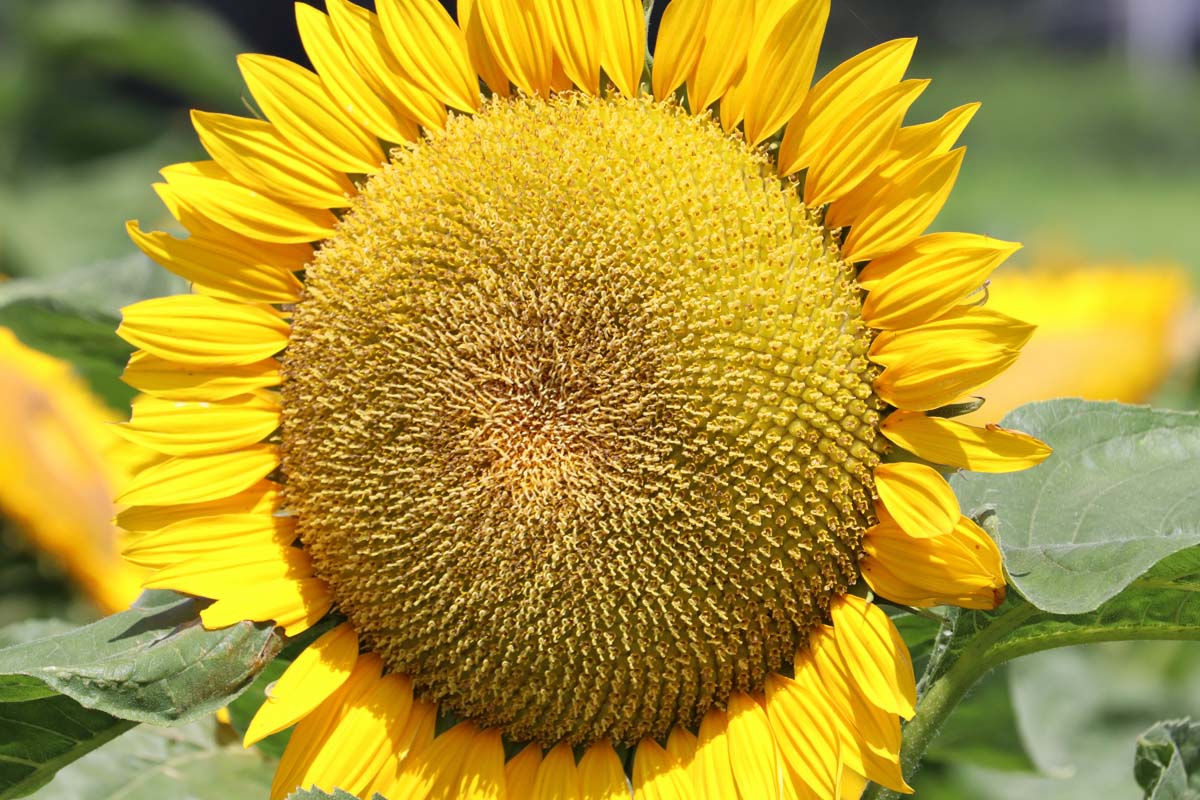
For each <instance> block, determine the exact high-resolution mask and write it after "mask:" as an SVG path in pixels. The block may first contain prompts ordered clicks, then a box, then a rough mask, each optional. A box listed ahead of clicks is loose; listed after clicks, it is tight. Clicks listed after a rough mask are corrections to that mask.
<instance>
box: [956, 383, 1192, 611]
mask: <svg viewBox="0 0 1200 800" xmlns="http://www.w3.org/2000/svg"><path fill="white" fill-rule="evenodd" d="M1003 425H1004V426H1005V427H1008V428H1015V429H1018V430H1022V431H1025V432H1026V433H1030V434H1033V435H1034V436H1037V437H1039V438H1041V439H1043V440H1045V441H1046V442H1047V443H1049V444H1050V445H1051V446H1052V447H1053V448H1054V451H1055V452H1054V455H1053V456H1051V458H1050V459H1049V460H1048V461H1046V462H1045V463H1044V464H1042V465H1040V466H1038V467H1034V468H1033V469H1028V470H1024V471H1022V472H1015V473H1010V474H1004V475H980V474H965V473H964V474H960V475H956V476H955V477H954V478H953V480H952V484H953V485H954V489H955V491H956V493H957V494H958V497H959V501H960V503H961V505H962V508H963V511H964V513H967V514H969V515H972V516H980V515H991V514H993V513H994V516H993V519H994V520H995V523H996V527H995V531H994V533H995V535H996V537H997V541H998V542H999V544H1000V548H1001V550H1002V551H1003V553H1004V561H1005V565H1006V567H1007V569H1008V572H1009V575H1010V576H1011V582H1012V585H1013V586H1015V587H1016V589H1017V590H1018V591H1019V592H1020V593H1021V594H1022V595H1023V596H1024V597H1025V598H1026V599H1027V600H1029V602H1031V603H1032V604H1033V605H1035V606H1036V607H1037V608H1039V609H1042V610H1044V611H1049V612H1052V613H1055V614H1086V613H1088V612H1091V611H1095V610H1096V609H1097V608H1099V607H1101V605H1102V604H1104V603H1105V602H1107V601H1109V600H1110V599H1112V598H1113V597H1114V596H1116V595H1117V594H1118V593H1119V592H1121V590H1122V589H1124V588H1125V587H1127V586H1129V585H1130V584H1131V583H1132V582H1133V581H1134V580H1135V579H1137V578H1138V577H1139V576H1140V575H1143V574H1144V573H1146V571H1147V570H1149V569H1150V568H1151V567H1153V566H1154V565H1155V564H1156V563H1158V562H1159V561H1160V560H1162V559H1163V558H1165V557H1167V556H1170V555H1172V554H1173V553H1177V552H1179V551H1180V550H1183V549H1185V548H1188V547H1191V546H1194V545H1197V544H1200V414H1196V413H1184V412H1178V411H1162V410H1156V409H1151V408H1147V407H1143V406H1127V405H1121V404H1119V403H1094V402H1085V401H1083V400H1053V401H1049V402H1044V403H1032V404H1030V405H1027V406H1023V407H1021V408H1019V409H1017V410H1016V411H1014V412H1012V413H1011V414H1010V415H1009V416H1008V417H1006V418H1005V420H1004V423H1003Z"/></svg>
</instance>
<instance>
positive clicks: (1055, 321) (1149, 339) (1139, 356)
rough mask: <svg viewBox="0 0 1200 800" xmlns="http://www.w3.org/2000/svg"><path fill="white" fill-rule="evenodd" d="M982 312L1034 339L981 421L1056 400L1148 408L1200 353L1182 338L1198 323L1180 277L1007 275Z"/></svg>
mask: <svg viewBox="0 0 1200 800" xmlns="http://www.w3.org/2000/svg"><path fill="white" fill-rule="evenodd" d="M987 307H988V308H989V309H993V310H996V311H1000V312H1003V313H1005V314H1009V315H1012V316H1015V317H1019V318H1020V319H1024V320H1027V321H1029V322H1030V323H1033V324H1035V325H1037V326H1038V329H1037V332H1036V333H1035V334H1034V336H1033V338H1032V339H1031V340H1030V342H1029V343H1028V344H1027V345H1025V348H1024V350H1023V351H1022V352H1021V356H1020V358H1018V359H1017V362H1016V364H1015V365H1014V366H1012V367H1010V368H1009V370H1008V371H1007V372H1005V373H1004V374H1003V375H1001V376H1000V377H999V378H997V379H996V380H995V381H994V382H993V383H991V384H989V385H988V386H987V389H986V395H987V404H986V406H985V407H984V408H983V409H982V410H981V411H979V412H976V414H977V415H979V416H980V417H981V418H982V417H983V416H986V417H987V418H988V419H999V418H1000V417H1001V416H1003V415H1004V414H1006V413H1008V412H1009V411H1011V410H1012V409H1014V408H1016V407H1017V406H1019V405H1021V404H1023V403H1028V402H1032V401H1034V400H1047V399H1050V398H1053V397H1082V398H1084V399H1087V400H1119V401H1121V402H1125V403H1139V402H1146V401H1147V400H1149V399H1150V396H1151V395H1152V394H1153V393H1154V391H1155V390H1156V389H1158V388H1159V387H1160V386H1161V385H1162V384H1163V381H1164V380H1165V379H1166V378H1167V376H1168V375H1169V374H1170V372H1171V370H1172V369H1173V368H1174V367H1175V366H1177V365H1179V364H1181V363H1184V362H1185V361H1186V360H1187V359H1190V358H1192V357H1194V356H1195V354H1196V351H1197V346H1196V345H1197V337H1196V336H1195V335H1191V334H1188V333H1187V328H1188V327H1189V324H1190V323H1191V322H1194V320H1195V315H1194V308H1193V300H1192V293H1191V286H1190V282H1189V281H1188V278H1187V275H1186V274H1185V273H1184V272H1183V271H1182V270H1181V269H1179V268H1177V267H1171V266H1165V265H1142V266H1135V265H1098V266H1091V267H1087V266H1082V265H1080V266H1074V267H1068V268H1066V269H1064V268H1063V265H1062V264H1059V263H1056V264H1054V265H1053V266H1050V265H1049V264H1047V265H1045V266H1040V267H1035V268H1033V269H1030V270H1026V271H1019V270H1012V271H1008V272H1006V273H1005V274H1004V276H1003V280H998V281H996V282H995V283H993V284H992V285H991V286H990V287H989V296H988V302H987ZM1189 309H1193V313H1191V314H1189ZM973 416H974V415H973Z"/></svg>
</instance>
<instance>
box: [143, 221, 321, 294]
mask: <svg viewBox="0 0 1200 800" xmlns="http://www.w3.org/2000/svg"><path fill="white" fill-rule="evenodd" d="M125 229H126V231H127V232H128V233H129V238H130V239H132V240H133V243H134V244H136V245H137V246H138V247H139V248H140V249H141V251H142V252H143V253H145V254H146V255H147V256H149V257H150V258H152V259H154V260H155V261H157V262H158V263H159V264H161V265H162V266H163V267H165V268H166V269H167V270H169V271H171V272H173V273H175V274H176V275H178V276H180V277H181V278H184V279H185V280H188V281H191V282H193V283H198V284H202V285H203V286H204V292H205V294H208V295H210V296H212V297H220V298H223V299H228V300H244V301H250V302H261V303H294V302H296V300H298V299H299V298H300V290H301V288H302V287H301V284H300V281H299V280H297V279H296V276H295V275H293V274H292V273H291V272H290V271H289V270H288V269H287V268H285V267H284V266H281V265H280V264H279V263H277V262H275V261H263V260H257V259H255V258H254V253H251V252H246V251H244V250H242V251H239V250H236V249H234V248H232V247H230V246H228V245H227V244H226V243H225V242H224V241H223V240H220V239H208V238H205V237H203V236H192V237H190V238H188V239H176V238H175V237H173V236H171V235H170V234H167V233H163V232H161V231H152V232H150V233H143V232H142V231H141V229H139V228H138V225H137V223H136V222H133V221H132V220H131V221H129V222H127V223H125ZM267 246H268V247H269V246H271V245H267ZM285 247H286V245H285ZM310 252H311V250H310Z"/></svg>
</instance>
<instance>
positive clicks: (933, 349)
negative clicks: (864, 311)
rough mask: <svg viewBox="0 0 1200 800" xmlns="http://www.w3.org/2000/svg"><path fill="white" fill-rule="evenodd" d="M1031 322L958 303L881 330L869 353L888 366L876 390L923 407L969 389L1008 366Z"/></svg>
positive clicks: (1030, 331)
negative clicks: (933, 316)
mask: <svg viewBox="0 0 1200 800" xmlns="http://www.w3.org/2000/svg"><path fill="white" fill-rule="evenodd" d="M1032 335H1033V326H1031V325H1026V324H1025V323H1023V322H1020V321H1018V320H1014V319H1013V318H1011V317H1008V316H1006V315H1004V314H1000V313H998V312H995V311H990V310H987V309H973V308H968V309H961V308H960V309H957V310H955V311H953V312H950V313H948V314H947V315H946V316H944V317H943V318H941V319H939V320H935V321H934V322H928V323H926V324H924V325H920V326H918V327H915V328H909V329H907V330H902V331H884V332H883V333H880V334H879V335H878V336H877V337H876V338H875V341H874V343H872V345H871V351H870V358H871V360H872V361H874V362H875V363H877V364H882V365H883V366H885V367H887V369H885V370H884V371H883V374H881V375H880V376H879V377H878V378H877V379H876V381H875V391H876V393H877V394H879V396H880V397H882V398H883V399H884V400H886V401H887V402H889V403H891V404H892V405H894V406H896V407H897V408H904V409H908V410H911V411H927V410H929V409H933V408H938V407H940V406H943V405H946V404H948V403H951V402H953V401H954V400H956V399H958V398H959V397H961V396H962V395H964V394H966V393H968V392H971V391H973V390H975V389H977V388H979V387H980V386H982V385H983V384H985V383H987V382H988V381H990V380H992V379H993V378H995V377H996V376H997V375H999V374H1000V373H1001V372H1003V371H1004V370H1005V369H1007V368H1008V367H1009V366H1010V365H1011V364H1012V363H1013V362H1014V361H1016V359H1017V356H1018V355H1019V354H1020V348H1021V347H1023V346H1024V345H1025V343H1026V342H1027V341H1029V337H1030V336H1032Z"/></svg>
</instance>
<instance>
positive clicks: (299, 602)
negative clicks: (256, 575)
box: [200, 577, 333, 636]
mask: <svg viewBox="0 0 1200 800" xmlns="http://www.w3.org/2000/svg"><path fill="white" fill-rule="evenodd" d="M332 607H333V595H332V594H331V593H330V591H329V585H328V584H326V583H325V581H323V580H321V579H320V578H290V577H285V578H278V579H276V580H273V581H267V582H264V583H260V584H258V585H256V586H251V587H248V588H243V589H241V590H240V591H238V592H231V593H229V594H226V595H225V596H224V597H222V598H221V599H219V600H217V602H215V603H213V604H212V605H211V606H209V607H208V608H206V609H204V610H203V611H201V612H200V621H201V622H203V623H204V627H206V628H224V627H226V626H228V625H233V624H234V623H237V622H240V621H242V620H245V619H248V620H253V621H254V622H267V621H274V622H275V624H276V625H279V626H280V627H281V628H283V632H284V633H285V634H287V635H288V636H295V635H297V634H299V633H302V632H303V631H306V630H308V629H309V628H311V627H312V626H313V625H316V624H317V623H318V622H320V621H321V618H322V617H324V616H325V615H326V614H327V613H329V609H330V608H332Z"/></svg>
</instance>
